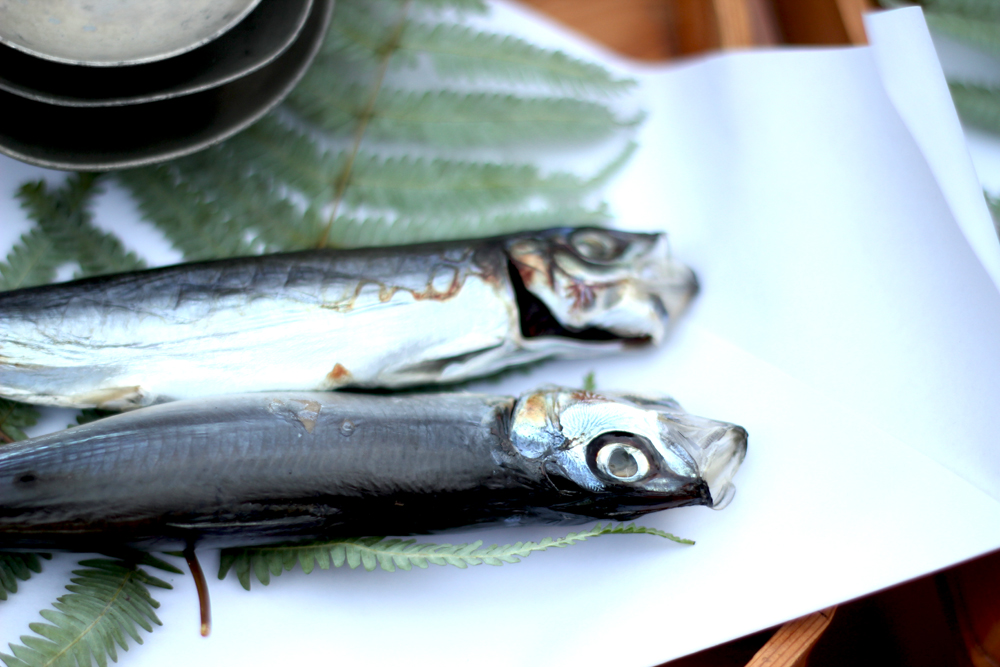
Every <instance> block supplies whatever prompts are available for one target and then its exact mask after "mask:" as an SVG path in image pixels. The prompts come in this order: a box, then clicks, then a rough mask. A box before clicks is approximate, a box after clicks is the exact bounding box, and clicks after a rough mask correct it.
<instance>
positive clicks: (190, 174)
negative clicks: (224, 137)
mask: <svg viewBox="0 0 1000 667" xmlns="http://www.w3.org/2000/svg"><path fill="white" fill-rule="evenodd" d="M173 167H174V168H175V169H176V170H177V173H178V176H179V178H180V180H181V181H182V182H184V183H186V184H187V185H188V186H189V187H190V189H191V190H192V191H195V192H198V193H200V196H202V197H204V198H205V199H206V200H208V201H210V202H211V203H212V205H213V206H215V207H218V208H219V209H221V210H224V211H226V213H227V214H228V215H229V216H230V218H231V219H232V220H233V221H234V224H238V225H239V227H240V228H241V229H242V230H243V234H244V235H248V236H249V237H250V238H251V239H252V245H253V246H254V248H255V250H257V252H261V251H270V252H274V251H280V250H299V249H303V248H309V247H312V245H313V244H314V243H315V240H316V238H317V237H318V235H319V233H320V232H319V230H320V229H321V228H322V225H323V223H324V222H325V221H324V220H323V219H322V217H321V216H320V215H319V213H318V212H317V211H315V210H311V209H306V210H305V211H302V210H300V208H299V207H297V206H296V205H295V203H293V202H292V201H290V200H289V199H287V198H286V197H285V196H284V193H283V192H282V191H281V189H280V184H278V183H275V182H273V181H270V180H268V179H267V178H266V177H265V176H264V175H262V174H260V173H256V172H253V171H249V170H248V168H247V165H245V164H242V163H239V162H238V161H237V158H236V157H235V156H234V154H233V152H232V148H231V146H229V145H227V144H222V145H220V146H216V147H214V148H211V149H208V150H207V151H202V152H201V153H196V154H195V155H191V156H189V157H187V158H182V159H180V160H177V161H175V162H174V163H173ZM195 203H196V202H193V201H189V202H188V205H195ZM258 248H259V249H258Z"/></svg>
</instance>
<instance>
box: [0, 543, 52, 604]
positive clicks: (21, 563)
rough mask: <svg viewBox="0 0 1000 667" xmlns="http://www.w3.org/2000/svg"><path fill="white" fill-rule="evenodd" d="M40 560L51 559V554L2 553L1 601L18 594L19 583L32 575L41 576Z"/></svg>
mask: <svg viewBox="0 0 1000 667" xmlns="http://www.w3.org/2000/svg"><path fill="white" fill-rule="evenodd" d="M39 558H45V559H46V560H48V559H51V558H52V556H50V555H49V554H26V553H0V600H6V599H7V595H8V594H9V593H10V594H13V593H16V592H17V582H18V581H27V580H28V579H30V578H31V575H32V573H34V574H40V573H41V571H42V562H41V561H40V560H39Z"/></svg>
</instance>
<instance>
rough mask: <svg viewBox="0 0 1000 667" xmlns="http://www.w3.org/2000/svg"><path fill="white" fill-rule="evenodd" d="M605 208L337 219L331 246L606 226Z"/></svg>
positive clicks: (359, 246)
mask: <svg viewBox="0 0 1000 667" xmlns="http://www.w3.org/2000/svg"><path fill="white" fill-rule="evenodd" d="M608 219H609V215H608V213H607V211H606V210H605V209H604V208H598V209H587V208H583V207H578V206H565V207H549V208H544V209H539V210H533V211H514V212H510V211H506V212H490V213H486V214H483V215H468V216H463V215H459V216H440V215H435V216H433V217H429V216H428V217H413V218H408V217H404V218H387V217H365V218H357V217H352V216H347V215H342V216H338V217H337V219H336V220H335V221H334V224H333V226H332V227H331V231H330V237H329V241H328V245H329V246H330V247H335V248H364V247H371V246H384V245H396V244H406V243H423V242H429V241H454V240H458V239H471V238H478V237H482V236H484V235H494V234H495V235H500V234H510V233H514V232H519V231H526V230H533V229H547V228H549V227H558V226H564V225H571V226H576V225H595V226H599V225H604V224H607V222H608Z"/></svg>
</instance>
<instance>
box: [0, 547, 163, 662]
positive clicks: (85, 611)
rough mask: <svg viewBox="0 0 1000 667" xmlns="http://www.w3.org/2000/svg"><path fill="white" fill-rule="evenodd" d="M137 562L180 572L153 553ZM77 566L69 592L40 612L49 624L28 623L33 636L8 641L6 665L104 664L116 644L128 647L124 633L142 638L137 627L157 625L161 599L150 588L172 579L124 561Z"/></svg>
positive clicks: (0, 655)
mask: <svg viewBox="0 0 1000 667" xmlns="http://www.w3.org/2000/svg"><path fill="white" fill-rule="evenodd" d="M140 564H144V565H147V566H151V567H157V568H160V569H165V570H167V571H171V572H179V570H177V568H175V567H173V566H172V565H169V564H168V563H165V562H163V561H161V560H159V559H156V558H153V557H143V558H142V559H141V562H140ZM80 565H81V566H83V568H84V569H81V570H74V571H73V574H74V575H75V576H74V577H73V579H71V583H70V584H69V585H67V586H66V590H67V591H69V594H68V595H64V596H62V597H60V598H59V599H58V600H57V601H56V602H55V603H53V605H52V606H53V609H45V610H42V611H41V612H40V613H41V616H42V618H43V619H45V620H46V621H48V623H31V624H30V625H29V626H28V627H29V628H30V629H31V631H32V632H34V633H35V636H32V635H24V636H22V637H21V642H22V644H21V645H17V644H11V645H10V648H11V652H12V653H13V654H14V655H6V654H3V653H0V660H3V662H4V663H5V664H6V665H7V666H8V667H14V666H15V665H17V666H19V667H20V666H28V667H36V666H37V667H41V666H42V665H46V666H55V665H67V666H72V665H73V664H74V663H75V664H76V665H79V666H80V667H87V666H89V665H90V664H92V663H91V661H92V660H95V661H96V662H97V664H98V665H102V666H105V665H107V657H109V656H110V657H111V659H112V660H113V661H117V660H118V654H117V648H116V647H120V648H121V649H123V650H126V651H127V650H128V648H129V642H128V637H131V638H132V639H133V640H134V641H135V642H136V643H138V644H141V643H142V635H141V634H140V632H139V628H142V629H143V630H145V631H146V632H152V631H153V627H154V626H155V625H161V623H160V619H159V618H157V616H156V613H155V611H154V610H155V609H156V608H157V607H159V606H160V604H159V602H157V601H156V600H154V599H153V597H152V595H151V594H150V592H149V587H151V586H152V587H156V588H165V589H169V588H171V586H170V584H168V583H166V582H165V581H162V580H160V579H157V578H156V577H154V576H152V575H150V574H149V573H148V572H146V571H145V570H143V569H142V568H141V567H140V566H139V564H137V563H130V562H126V561H124V560H109V559H93V560H83V561H80Z"/></svg>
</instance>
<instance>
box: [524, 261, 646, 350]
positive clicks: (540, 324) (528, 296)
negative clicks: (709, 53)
mask: <svg viewBox="0 0 1000 667" xmlns="http://www.w3.org/2000/svg"><path fill="white" fill-rule="evenodd" d="M507 271H508V273H509V274H510V281H511V284H512V285H513V287H514V298H515V300H516V302H517V310H518V316H519V320H520V322H519V323H520V326H521V336H522V337H524V338H541V337H543V336H557V337H559V338H571V339H573V340H585V341H591V342H601V341H623V342H625V343H632V344H636V345H642V344H645V343H649V342H651V341H652V340H653V336H652V335H643V336H632V337H627V336H620V335H618V334H616V333H614V332H612V331H608V330H607V329H601V328H599V327H586V328H583V329H570V328H567V327H566V326H565V325H563V324H562V323H561V322H560V321H559V320H558V319H557V318H556V317H555V315H553V314H552V311H551V310H549V307H548V306H546V305H545V303H544V302H543V301H542V300H541V299H540V298H538V297H537V296H535V295H534V294H532V293H531V291H530V290H529V289H528V288H527V286H525V284H524V280H523V279H522V278H521V273H520V272H519V271H518V270H517V267H516V266H514V263H513V262H510V261H508V263H507ZM659 305H660V307H661V308H663V304H662V303H661V304H659Z"/></svg>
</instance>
